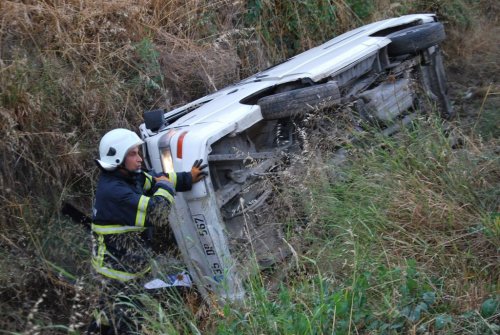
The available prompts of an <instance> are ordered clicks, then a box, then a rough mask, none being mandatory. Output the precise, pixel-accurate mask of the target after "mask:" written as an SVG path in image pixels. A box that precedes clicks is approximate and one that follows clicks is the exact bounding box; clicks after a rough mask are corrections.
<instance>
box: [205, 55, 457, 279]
mask: <svg viewBox="0 0 500 335" xmlns="http://www.w3.org/2000/svg"><path fill="white" fill-rule="evenodd" d="M446 90H447V88H446V78H445V74H444V70H443V64H442V56H441V52H440V50H439V47H438V46H437V45H432V46H430V47H426V48H424V49H421V50H418V51H417V52H407V50H402V51H401V50H396V51H394V50H391V49H388V48H387V47H384V48H382V49H380V50H379V51H378V53H376V54H374V55H372V56H370V57H368V58H366V59H363V60H362V61H359V62H358V63H357V64H353V65H351V66H349V68H347V69H345V70H344V71H341V72H339V73H334V74H332V75H331V76H329V77H328V78H325V79H324V80H322V81H321V82H318V83H314V82H311V81H310V80H307V78H304V79H302V80H300V81H295V82H291V83H286V84H282V85H279V86H276V87H273V88H272V90H271V89H270V90H267V91H266V92H260V93H259V94H257V95H255V96H253V97H249V98H247V99H245V101H242V103H246V104H258V105H260V106H261V109H262V114H263V117H264V119H263V120H262V121H260V122H258V123H257V124H255V125H253V126H252V127H251V128H249V129H247V130H246V131H243V132H241V133H239V134H237V135H235V136H233V137H229V136H226V137H223V138H222V139H220V140H219V141H218V142H216V143H214V144H213V145H212V147H211V149H212V151H211V154H210V155H209V157H208V159H209V165H210V174H211V179H212V183H213V185H214V189H215V192H216V198H217V203H218V206H219V208H220V213H221V215H222V218H223V220H224V223H225V229H226V231H227V233H228V240H229V244H230V250H231V254H233V255H234V256H235V257H236V258H237V259H238V260H239V262H238V263H239V264H240V265H241V264H248V262H249V260H252V259H256V260H257V262H258V264H259V266H260V267H263V268H265V267H269V266H271V265H272V264H274V263H276V262H280V261H281V260H283V259H284V258H286V257H287V256H288V255H289V254H290V252H291V250H290V247H289V246H288V244H287V242H286V241H285V239H284V238H283V224H284V223H283V220H282V218H280V217H279V214H278V213H277V212H276V211H275V210H273V203H274V202H275V200H274V198H275V195H276V194H278V193H279V189H280V188H283V187H286V185H283V184H282V183H281V182H280V181H279V172H280V171H283V170H284V169H286V168H287V164H288V162H289V155H290V154H296V155H300V153H301V150H303V149H304V138H303V135H301V132H300V130H301V128H302V127H303V126H304V119H305V118H307V117H308V116H309V115H310V114H311V112H312V113H313V114H314V115H316V116H318V115H319V117H320V119H322V120H320V121H319V122H320V125H319V126H318V123H316V127H315V128H316V129H315V131H320V132H322V135H323V136H326V138H328V137H329V136H330V135H331V136H332V137H333V135H334V134H333V133H334V131H336V129H334V128H336V127H337V126H338V123H337V122H335V119H336V118H342V117H345V115H346V113H347V115H348V117H349V118H350V124H351V126H352V127H354V128H357V129H358V130H362V129H364V128H367V127H371V128H373V127H375V128H376V129H380V130H381V131H382V132H383V133H384V134H385V135H388V136H389V135H391V134H393V133H395V132H397V131H398V130H399V129H400V128H401V127H403V126H404V125H406V124H408V123H410V122H411V121H412V120H413V119H414V118H415V117H416V116H417V115H418V114H419V113H429V112H431V111H439V113H441V115H442V116H443V117H444V118H449V117H451V116H452V114H453V111H452V109H451V106H450V102H449V100H448V98H447V95H446V93H447V92H446ZM311 97H313V99H311ZM318 97H319V98H318ZM292 102H293V104H291V103H292ZM302 130H303V129H302ZM346 137H349V138H351V140H352V139H353V137H354V136H353V135H352V134H351V135H349V134H347V135H346ZM333 140H334V139H333ZM342 145H343V143H342V141H339V143H337V144H335V143H334V144H333V146H332V147H333V149H332V150H334V151H335V150H339V149H341V148H342ZM297 178H300V176H297ZM274 206H275V204H274ZM243 270H244V269H243ZM240 271H242V269H240Z"/></svg>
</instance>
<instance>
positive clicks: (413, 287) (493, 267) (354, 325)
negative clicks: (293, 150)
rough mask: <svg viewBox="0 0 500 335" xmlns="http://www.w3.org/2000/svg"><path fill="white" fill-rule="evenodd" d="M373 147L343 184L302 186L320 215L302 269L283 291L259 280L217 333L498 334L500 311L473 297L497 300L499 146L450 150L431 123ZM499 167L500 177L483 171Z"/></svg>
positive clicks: (373, 141) (365, 148)
mask: <svg viewBox="0 0 500 335" xmlns="http://www.w3.org/2000/svg"><path fill="white" fill-rule="evenodd" d="M467 140H470V141H472V139H470V138H468V139H467ZM365 141H366V142H365V144H362V145H360V146H356V147H355V148H353V150H352V151H353V155H354V157H352V160H351V161H350V162H349V164H348V165H346V166H343V167H342V168H341V170H342V171H339V172H342V176H343V177H342V180H340V181H337V182H335V183H333V184H329V183H325V180H314V181H313V180H311V181H302V182H303V183H305V184H306V185H307V187H308V188H309V189H311V190H312V195H311V196H310V198H309V201H310V203H307V201H306V203H305V204H304V206H305V207H306V208H309V216H310V217H311V218H312V217H315V218H316V219H315V220H313V221H310V222H309V223H308V225H307V226H306V228H305V230H303V231H302V233H301V235H300V236H298V238H299V239H300V240H302V241H303V242H302V243H304V244H305V246H304V245H303V246H300V245H294V247H295V248H296V249H297V250H300V249H301V250H303V252H302V253H301V254H300V255H299V260H298V263H297V266H295V265H292V266H291V267H290V268H289V271H288V273H287V275H286V277H285V279H284V282H283V283H282V284H281V285H280V287H279V289H278V290H277V291H269V290H268V288H267V287H266V284H265V282H266V280H265V277H260V276H259V277H256V278H253V279H251V280H250V281H249V284H248V292H249V297H248V299H247V300H246V301H245V302H244V305H243V306H242V307H241V306H238V305H226V306H225V308H224V312H225V318H224V319H223V320H221V321H220V323H219V325H218V326H217V327H216V328H215V329H214V332H215V333H219V334H230V333H245V334H261V333H265V334H290V333H294V334H332V333H336V334H356V333H359V332H361V333H365V332H371V333H375V334H392V333H407V332H410V331H411V329H418V330H419V331H422V332H425V331H435V332H436V333H443V334H444V333H447V332H454V331H459V332H461V331H463V332H465V331H467V332H468V333H472V334H494V331H496V330H498V326H497V325H495V324H494V320H495V317H498V313H499V312H500V311H499V310H496V312H495V314H494V316H493V317H492V316H490V318H483V317H481V315H480V314H479V313H478V308H479V306H478V303H481V302H482V301H476V300H475V299H474V297H473V295H474V292H475V291H476V290H480V291H482V292H484V293H485V295H487V296H491V297H493V299H498V296H495V292H497V290H498V282H497V280H498V278H497V274H498V264H496V261H495V260H496V259H497V257H498V251H497V250H498V247H499V243H498V241H499V237H500V236H499V234H498V233H499V232H498V219H497V218H496V219H491V215H492V213H493V212H494V211H495V210H496V209H497V208H498V191H497V189H498V181H494V179H491V178H494V176H495V175H496V173H498V158H497V157H496V156H495V155H494V151H493V150H494V148H484V149H486V150H484V151H482V152H481V153H480V154H479V152H475V150H474V146H475V145H476V144H474V143H468V144H469V145H470V146H469V145H467V144H466V145H465V146H464V147H463V148H460V149H452V148H451V147H450V144H449V142H450V141H449V138H448V137H447V136H446V134H445V132H444V131H443V130H442V127H441V125H440V122H439V121H438V120H433V119H431V120H430V121H429V120H427V121H425V120H424V121H421V122H418V123H416V124H415V125H414V127H413V128H412V129H409V130H407V131H405V132H403V133H402V134H398V135H397V136H395V137H394V138H383V137H378V136H375V137H372V138H370V139H369V140H368V139H366V140H365ZM464 156H465V157H464ZM316 157H317V156H316ZM492 164H494V165H495V166H496V169H495V171H496V172H494V171H492V170H490V171H489V172H490V173H491V175H488V173H486V174H485V167H488V166H491V165H492ZM315 166H317V164H316V165H315ZM326 168H330V169H339V167H333V166H330V167H328V166H327V167H326ZM480 178H483V181H482V182H481V181H480V180H478V179H480ZM487 180H489V182H487ZM325 185H327V186H325ZM288 187H293V186H292V185H288ZM495 220H496V222H495ZM295 237H297V236H295ZM289 238H290V239H291V240H293V239H294V236H289ZM304 241H305V242H304ZM278 271H281V270H278ZM464 277H466V278H467V277H468V278H469V280H468V279H464ZM464 280H465V281H466V282H467V284H466V285H464V284H463V281H464Z"/></svg>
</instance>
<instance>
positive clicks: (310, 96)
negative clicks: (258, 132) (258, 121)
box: [257, 81, 340, 120]
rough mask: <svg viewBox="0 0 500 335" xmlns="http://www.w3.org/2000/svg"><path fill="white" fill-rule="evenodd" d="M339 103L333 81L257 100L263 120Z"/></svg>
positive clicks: (291, 115)
mask: <svg viewBox="0 0 500 335" xmlns="http://www.w3.org/2000/svg"><path fill="white" fill-rule="evenodd" d="M339 103H340V91H339V87H338V85H337V83H336V82H333V81H332V82H328V83H325V84H320V85H314V86H310V87H305V88H300V89H295V90H291V91H287V92H282V93H278V94H273V95H269V96H267V97H263V98H261V99H259V101H257V104H258V105H259V106H260V109H261V112H262V117H263V118H264V120H276V119H282V118H288V117H293V116H297V115H301V114H305V113H307V112H310V111H312V110H314V109H316V108H325V107H330V106H333V105H336V104H339Z"/></svg>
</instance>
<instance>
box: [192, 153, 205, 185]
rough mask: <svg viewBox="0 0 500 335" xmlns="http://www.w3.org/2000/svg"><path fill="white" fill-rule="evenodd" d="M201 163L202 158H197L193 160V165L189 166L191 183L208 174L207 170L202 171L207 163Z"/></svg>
mask: <svg viewBox="0 0 500 335" xmlns="http://www.w3.org/2000/svg"><path fill="white" fill-rule="evenodd" d="M201 163H203V159H197V160H195V161H194V164H193V167H192V168H191V178H193V184H194V183H197V182H199V181H200V180H202V179H203V178H204V177H206V176H208V172H207V171H202V170H203V169H204V168H206V167H207V166H208V164H203V165H201Z"/></svg>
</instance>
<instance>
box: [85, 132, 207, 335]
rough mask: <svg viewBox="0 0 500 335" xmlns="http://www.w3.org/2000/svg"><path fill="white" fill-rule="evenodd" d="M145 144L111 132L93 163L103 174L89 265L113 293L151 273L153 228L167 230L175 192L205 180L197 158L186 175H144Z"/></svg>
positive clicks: (127, 134)
mask: <svg viewBox="0 0 500 335" xmlns="http://www.w3.org/2000/svg"><path fill="white" fill-rule="evenodd" d="M143 143H144V142H143V141H142V140H141V139H140V138H139V137H138V136H137V134H136V133H134V132H132V131H130V130H127V129H121V128H119V129H114V130H111V131H109V132H108V133H106V134H105V135H104V136H103V138H102V139H101V142H100V144H99V156H100V158H99V159H96V162H97V164H98V166H99V167H100V169H101V174H100V176H99V181H98V184H97V189H96V194H95V203H94V208H93V223H92V234H93V251H92V260H91V262H92V267H93V269H94V270H95V272H96V273H97V274H98V276H100V277H101V278H100V279H102V280H101V282H103V283H107V284H106V285H104V286H105V287H107V288H108V289H109V287H113V288H115V290H114V291H115V292H114V293H116V292H117V291H124V288H125V287H131V286H134V285H135V286H140V284H138V280H140V279H141V278H144V277H145V275H146V274H147V273H148V272H150V270H151V268H150V263H151V260H152V257H153V253H152V248H151V242H152V238H153V235H154V230H153V229H154V227H158V226H162V225H166V223H167V215H168V212H169V209H170V206H171V205H172V204H173V202H174V195H175V192H176V191H179V192H182V191H188V190H190V189H191V187H192V184H193V183H196V182H198V181H200V180H201V179H203V178H204V177H205V176H206V175H207V173H206V171H203V169H204V168H205V167H206V166H207V165H206V164H205V165H202V160H201V159H200V160H196V161H195V162H194V164H193V167H192V168H191V171H188V172H177V173H176V172H173V171H172V172H169V173H155V172H152V171H150V172H145V171H143V169H142V157H141V155H140V146H141V145H142V144H143ZM130 283H133V285H130ZM116 288H118V290H117V289H116ZM108 291H109V290H108ZM111 291H112V290H111ZM125 291H126V290H125ZM108 294H113V293H112V292H108ZM97 326H100V325H99V322H97ZM115 326H116V324H115ZM114 328H115V330H116V327H114ZM110 333H112V332H110Z"/></svg>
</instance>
